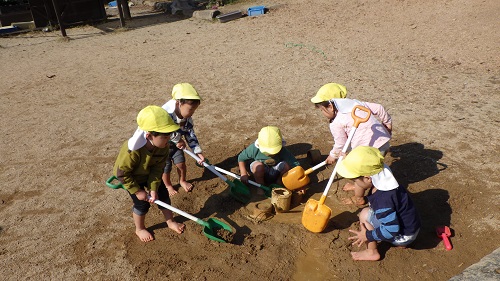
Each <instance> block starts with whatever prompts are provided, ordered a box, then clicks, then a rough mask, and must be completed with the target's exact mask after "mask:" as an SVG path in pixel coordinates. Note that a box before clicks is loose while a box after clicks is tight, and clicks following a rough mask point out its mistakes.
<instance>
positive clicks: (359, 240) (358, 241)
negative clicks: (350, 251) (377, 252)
mask: <svg viewBox="0 0 500 281" xmlns="http://www.w3.org/2000/svg"><path fill="white" fill-rule="evenodd" d="M360 228H361V230H360V231H356V230H352V229H349V232H351V233H354V234H355V236H351V237H349V238H348V239H349V240H355V241H354V242H352V245H357V246H358V247H361V245H363V243H365V242H368V239H367V238H366V227H365V224H364V223H362V224H360Z"/></svg>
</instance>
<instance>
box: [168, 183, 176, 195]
mask: <svg viewBox="0 0 500 281" xmlns="http://www.w3.org/2000/svg"><path fill="white" fill-rule="evenodd" d="M167 190H168V196H170V197H172V196H174V195H176V194H177V193H178V192H177V190H175V188H174V187H173V186H171V185H170V186H167Z"/></svg>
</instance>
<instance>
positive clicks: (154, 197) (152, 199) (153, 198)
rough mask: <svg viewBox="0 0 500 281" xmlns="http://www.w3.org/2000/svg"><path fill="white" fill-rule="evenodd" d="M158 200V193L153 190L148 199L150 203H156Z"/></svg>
mask: <svg viewBox="0 0 500 281" xmlns="http://www.w3.org/2000/svg"><path fill="white" fill-rule="evenodd" d="M156 200H158V193H157V192H156V191H152V190H151V192H150V195H149V200H148V201H149V203H154V202H155V201H156Z"/></svg>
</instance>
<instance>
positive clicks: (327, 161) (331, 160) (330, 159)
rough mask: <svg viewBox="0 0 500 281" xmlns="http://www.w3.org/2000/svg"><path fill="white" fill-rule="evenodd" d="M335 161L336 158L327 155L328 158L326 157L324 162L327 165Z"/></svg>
mask: <svg viewBox="0 0 500 281" xmlns="http://www.w3.org/2000/svg"><path fill="white" fill-rule="evenodd" d="M335 161H337V158H335V157H333V156H331V155H328V158H326V164H328V165H332V164H333V163H335Z"/></svg>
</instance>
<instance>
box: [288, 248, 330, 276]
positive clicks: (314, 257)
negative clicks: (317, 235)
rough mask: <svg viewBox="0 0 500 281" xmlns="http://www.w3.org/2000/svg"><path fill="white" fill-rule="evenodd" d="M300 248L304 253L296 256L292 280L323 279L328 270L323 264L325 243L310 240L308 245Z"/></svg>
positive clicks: (325, 249)
mask: <svg viewBox="0 0 500 281" xmlns="http://www.w3.org/2000/svg"><path fill="white" fill-rule="evenodd" d="M302 250H304V251H305V253H304V255H302V256H300V257H299V258H298V261H297V265H296V271H295V273H294V274H293V276H292V280H294V281H308V280H324V279H325V273H326V272H328V268H327V266H326V265H325V264H324V261H325V258H324V255H325V251H327V250H328V247H327V245H323V244H321V243H319V242H313V241H312V242H311V243H309V245H307V246H306V247H304V248H302Z"/></svg>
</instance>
